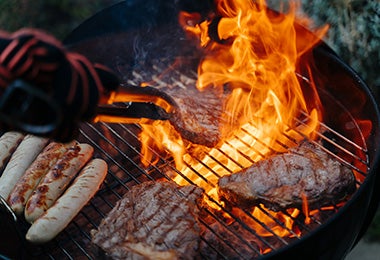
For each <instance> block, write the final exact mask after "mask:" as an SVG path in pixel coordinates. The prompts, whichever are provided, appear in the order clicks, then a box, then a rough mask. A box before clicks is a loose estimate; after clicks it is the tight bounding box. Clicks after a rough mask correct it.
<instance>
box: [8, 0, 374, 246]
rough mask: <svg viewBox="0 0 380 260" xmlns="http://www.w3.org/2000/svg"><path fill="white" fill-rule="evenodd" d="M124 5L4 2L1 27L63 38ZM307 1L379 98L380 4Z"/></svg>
mask: <svg viewBox="0 0 380 260" xmlns="http://www.w3.org/2000/svg"><path fill="white" fill-rule="evenodd" d="M118 2H121V1H120V0H91V1H90V0H80V1H79V0H78V1H77V0H33V1H28V0H0V29H1V30H6V31H10V32H12V31H15V30H17V29H19V28H23V27H36V28H40V29H44V30H46V31H48V32H50V33H52V34H53V35H55V36H56V37H57V38H58V39H61V40H62V39H64V37H65V36H66V35H68V33H70V32H71V31H72V30H73V29H74V28H76V27H77V26H78V25H79V24H80V23H81V22H83V21H84V20H85V19H87V18H89V17H91V16H92V15H93V14H95V13H97V12H98V11H100V10H102V9H104V8H106V7H108V6H110V5H112V4H115V3H118ZM285 2H287V1H285ZM280 3H281V1H280V0H268V4H269V5H270V6H271V7H273V8H275V9H279V6H280ZM302 3H303V11H304V13H306V14H307V15H308V16H310V17H312V18H313V19H314V21H315V26H320V25H323V24H326V23H328V24H330V26H331V28H330V30H329V33H328V35H327V37H326V39H325V41H326V42H327V43H328V44H329V45H330V46H331V47H332V48H333V49H334V50H335V51H336V52H337V53H338V54H339V55H340V56H341V58H342V59H343V60H344V61H345V62H347V63H348V64H349V65H351V66H352V67H353V68H354V69H355V70H356V71H357V72H358V73H359V75H360V76H361V77H362V78H363V79H364V80H365V81H366V83H367V84H368V86H369V87H370V88H371V89H372V90H373V92H374V93H375V95H376V97H379V92H380V91H379V89H380V1H379V0H302ZM379 100H380V99H379ZM367 237H368V238H369V239H373V240H377V241H380V216H378V217H376V218H375V220H374V222H373V224H372V226H371V228H370V230H369V231H368V232H367Z"/></svg>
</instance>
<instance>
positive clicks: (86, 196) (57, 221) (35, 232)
mask: <svg viewBox="0 0 380 260" xmlns="http://www.w3.org/2000/svg"><path fill="white" fill-rule="evenodd" d="M106 174H107V163H106V162H105V161H104V160H102V159H93V160H92V161H91V162H89V163H88V164H87V165H86V166H85V167H84V168H83V170H82V171H81V172H80V174H79V175H78V177H77V178H76V179H75V181H74V182H73V184H72V185H71V186H70V187H69V188H68V189H67V190H66V191H65V193H64V194H63V195H62V196H61V197H60V198H59V199H58V200H57V201H56V202H55V203H54V205H53V206H51V207H50V208H49V209H48V210H47V211H46V212H45V214H43V215H42V216H41V217H40V218H38V219H37V220H36V221H35V222H34V223H33V224H32V226H31V227H30V228H29V230H28V232H27V234H26V239H27V240H28V241H30V242H33V243H45V242H48V241H49V240H51V239H53V238H54V237H55V236H56V235H57V234H58V233H59V232H61V231H62V230H63V229H64V228H65V227H66V226H67V225H68V224H69V223H70V221H71V220H72V219H73V218H74V217H75V216H76V215H77V214H78V212H79V211H80V210H81V209H82V208H83V206H84V205H86V203H87V202H88V201H89V200H90V199H91V198H92V197H93V196H94V195H95V193H96V192H97V191H98V189H99V186H100V185H101V184H102V182H103V180H104V178H105V177H106Z"/></svg>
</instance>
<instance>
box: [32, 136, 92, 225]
mask: <svg viewBox="0 0 380 260" xmlns="http://www.w3.org/2000/svg"><path fill="white" fill-rule="evenodd" d="M93 152H94V148H93V147H92V146H91V145H89V144H84V143H80V144H76V145H73V146H71V147H70V148H69V149H68V150H67V151H66V152H65V153H64V154H63V156H62V157H61V158H60V159H59V160H58V161H57V163H56V164H55V165H54V167H53V168H51V169H50V170H49V171H48V173H47V174H46V175H45V177H44V178H43V179H42V180H41V181H40V183H39V184H38V186H37V187H36V189H35V190H34V191H33V194H32V195H31V196H30V198H29V200H28V201H27V203H26V205H25V210H24V214H25V219H26V220H27V221H28V222H29V223H33V222H34V221H35V220H36V219H37V218H38V217H40V216H41V215H42V214H43V213H44V212H45V211H46V210H47V209H48V208H49V207H50V206H51V205H53V203H54V202H55V201H56V200H57V199H58V197H59V196H60V195H61V194H62V193H63V192H64V191H65V189H66V187H67V186H68V185H69V183H70V182H71V180H72V179H73V178H74V177H75V175H76V174H77V173H78V172H79V171H80V170H81V169H82V168H83V166H84V165H85V164H86V163H87V162H88V161H89V160H90V158H91V157H92V154H93Z"/></svg>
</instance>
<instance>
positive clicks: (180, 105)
mask: <svg viewBox="0 0 380 260" xmlns="http://www.w3.org/2000/svg"><path fill="white" fill-rule="evenodd" d="M196 61H197V60H196ZM194 64H198V63H196V62H194V61H193V60H191V59H189V60H183V61H182V60H181V62H178V64H177V65H167V64H165V63H164V62H161V61H157V60H153V61H152V64H145V63H144V64H143V65H140V66H137V67H136V68H134V71H133V73H132V74H131V75H129V76H128V78H127V81H126V83H127V84H131V85H144V84H149V85H151V86H152V87H154V88H156V89H159V90H160V91H162V92H165V94H167V95H168V96H170V97H171V98H172V99H173V100H174V101H175V103H176V104H177V106H176V110H175V112H174V113H173V114H172V115H171V117H170V118H169V121H170V123H171V125H172V126H173V127H174V128H175V129H176V130H177V131H178V132H179V134H180V135H181V137H182V138H183V139H185V140H187V141H190V142H191V143H194V144H200V145H204V146H207V147H214V146H216V145H217V144H218V143H219V142H220V141H221V140H223V139H224V138H226V137H228V136H229V135H230V134H231V132H232V129H234V128H235V127H236V126H237V125H238V122H235V121H236V120H235V121H234V120H233V119H232V118H231V117H230V116H229V115H228V113H227V112H226V111H225V107H224V105H225V104H224V103H225V101H226V100H227V98H228V96H229V94H230V90H229V89H228V88H224V89H222V88H218V87H207V88H205V89H204V90H202V91H200V90H198V89H197V87H196V83H197V81H196V78H197V75H196V74H194V71H196V67H193V66H194Z"/></svg>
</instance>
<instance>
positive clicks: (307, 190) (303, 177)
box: [218, 141, 355, 210]
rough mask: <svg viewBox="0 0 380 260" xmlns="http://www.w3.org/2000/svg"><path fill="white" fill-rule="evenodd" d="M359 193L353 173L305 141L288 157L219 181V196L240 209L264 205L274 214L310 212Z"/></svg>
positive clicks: (262, 163) (268, 161)
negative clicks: (304, 205)
mask: <svg viewBox="0 0 380 260" xmlns="http://www.w3.org/2000/svg"><path fill="white" fill-rule="evenodd" d="M354 190H355V177H354V175H353V172H352V171H351V170H350V169H349V168H348V167H346V166H343V165H342V164H341V163H340V162H338V161H337V160H335V159H334V158H332V156H330V155H329V154H328V153H326V152H325V151H323V150H322V149H321V148H320V147H319V146H317V145H315V144H313V143H311V142H308V141H303V142H302V143H301V144H300V145H299V146H297V147H295V148H291V149H289V151H288V152H287V153H284V154H278V155H274V156H272V157H270V158H268V159H266V160H262V161H259V162H257V163H256V164H254V165H252V166H251V167H249V168H247V169H244V170H242V171H240V172H237V173H235V174H232V175H230V176H225V177H222V178H220V179H219V191H218V192H219V195H220V196H221V197H222V198H223V199H225V200H227V201H230V202H233V203H235V204H237V205H238V206H240V207H251V206H255V205H258V204H259V203H263V204H264V205H265V206H267V207H268V208H270V209H272V210H281V209H286V208H290V207H297V208H301V207H302V197H303V196H306V198H307V200H308V204H309V207H310V208H318V207H320V206H323V205H326V204H330V203H337V202H339V201H340V200H342V199H343V198H345V197H346V196H347V195H348V194H351V193H352V192H353V191H354Z"/></svg>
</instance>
